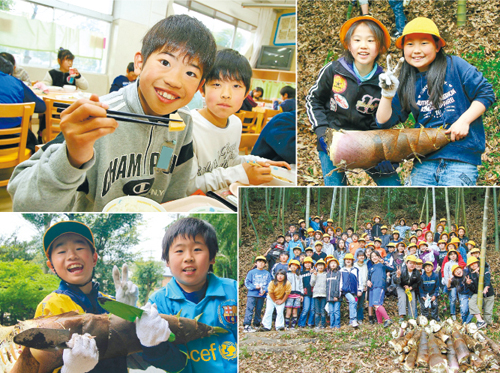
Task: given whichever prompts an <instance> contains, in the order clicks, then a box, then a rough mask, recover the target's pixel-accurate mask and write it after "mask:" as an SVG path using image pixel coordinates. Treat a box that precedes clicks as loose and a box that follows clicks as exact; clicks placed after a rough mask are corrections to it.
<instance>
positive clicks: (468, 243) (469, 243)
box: [467, 240, 477, 246]
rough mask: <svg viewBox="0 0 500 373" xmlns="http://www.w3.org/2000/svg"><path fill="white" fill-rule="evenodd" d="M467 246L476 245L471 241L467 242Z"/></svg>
mask: <svg viewBox="0 0 500 373" xmlns="http://www.w3.org/2000/svg"><path fill="white" fill-rule="evenodd" d="M467 245H472V246H477V245H476V243H475V242H474V241H472V240H469V241H467Z"/></svg>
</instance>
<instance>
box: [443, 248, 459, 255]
mask: <svg viewBox="0 0 500 373" xmlns="http://www.w3.org/2000/svg"><path fill="white" fill-rule="evenodd" d="M451 253H455V254H457V255H458V251H457V250H455V249H451V250H448V254H446V255H447V256H448V257H449V256H450V254H451Z"/></svg>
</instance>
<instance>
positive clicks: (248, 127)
mask: <svg viewBox="0 0 500 373" xmlns="http://www.w3.org/2000/svg"><path fill="white" fill-rule="evenodd" d="M258 114H259V113H256V112H254V111H245V110H241V111H240V112H239V113H237V114H236V116H237V117H238V118H240V119H241V124H242V125H243V128H242V131H241V132H242V133H255V132H256V131H255V123H256V122H257V115H258ZM246 119H248V120H250V121H247V123H245V120H246Z"/></svg>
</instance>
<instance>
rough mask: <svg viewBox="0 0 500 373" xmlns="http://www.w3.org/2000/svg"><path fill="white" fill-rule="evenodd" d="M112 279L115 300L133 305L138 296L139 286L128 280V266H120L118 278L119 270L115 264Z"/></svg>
mask: <svg viewBox="0 0 500 373" xmlns="http://www.w3.org/2000/svg"><path fill="white" fill-rule="evenodd" d="M113 280H114V282H115V289H116V300H117V301H118V302H122V303H126V304H128V305H129V306H134V307H135V305H136V303H137V299H138V298H139V288H138V287H137V286H136V285H135V284H134V283H133V282H132V281H129V280H128V266H127V265H126V264H124V265H123V267H122V277H121V279H120V270H119V269H118V267H117V266H114V267H113Z"/></svg>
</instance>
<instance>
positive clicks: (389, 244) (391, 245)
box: [385, 242, 396, 247]
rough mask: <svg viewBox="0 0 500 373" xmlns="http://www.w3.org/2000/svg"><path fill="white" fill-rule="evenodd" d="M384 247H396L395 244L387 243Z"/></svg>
mask: <svg viewBox="0 0 500 373" xmlns="http://www.w3.org/2000/svg"><path fill="white" fill-rule="evenodd" d="M385 246H390V247H396V244H395V243H394V242H389V243H388V244H387V245H385Z"/></svg>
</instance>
